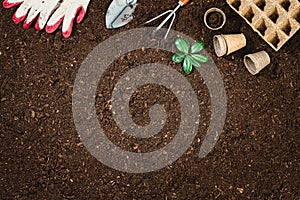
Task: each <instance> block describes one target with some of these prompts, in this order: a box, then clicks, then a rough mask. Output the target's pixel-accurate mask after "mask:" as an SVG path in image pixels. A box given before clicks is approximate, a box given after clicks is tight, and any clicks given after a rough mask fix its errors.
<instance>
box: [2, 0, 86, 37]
mask: <svg viewBox="0 0 300 200" xmlns="http://www.w3.org/2000/svg"><path fill="white" fill-rule="evenodd" d="M89 1H90V0H63V2H62V3H60V2H61V0H4V2H3V7H4V8H11V7H15V6H18V5H20V4H21V5H20V7H19V8H18V9H17V11H16V12H15V14H14V15H13V21H14V22H15V23H16V24H18V23H20V22H22V21H23V20H24V19H25V18H26V17H27V18H26V19H25V20H24V23H23V28H25V29H27V28H29V27H30V25H31V24H32V22H33V21H34V20H35V19H36V18H37V22H36V24H35V28H36V29H37V30H42V29H43V28H44V27H45V25H46V24H47V26H46V31H47V32H48V33H52V32H54V31H55V30H56V29H57V28H58V27H59V25H60V23H61V22H62V21H63V20H64V22H63V30H62V31H63V36H64V37H66V38H67V37H69V36H70V35H71V32H72V27H73V21H74V18H75V17H76V16H77V13H79V14H78V16H77V19H76V21H77V23H79V22H81V21H82V20H83V18H84V16H85V13H86V10H87V7H88V4H89ZM49 18H50V19H49ZM47 22H48V23H47Z"/></svg>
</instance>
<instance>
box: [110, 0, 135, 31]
mask: <svg viewBox="0 0 300 200" xmlns="http://www.w3.org/2000/svg"><path fill="white" fill-rule="evenodd" d="M136 6H137V0H113V1H112V2H111V4H110V6H109V8H108V10H107V12H106V28H109V29H113V28H119V27H122V26H125V25H126V24H128V23H129V22H130V21H131V20H132V19H133V15H132V13H133V12H134V10H135V8H136Z"/></svg>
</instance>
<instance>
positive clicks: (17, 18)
mask: <svg viewBox="0 0 300 200" xmlns="http://www.w3.org/2000/svg"><path fill="white" fill-rule="evenodd" d="M25 17H26V15H23V16H21V17H17V16H16V13H15V14H14V15H13V17H12V19H13V21H14V23H15V24H19V23H20V22H21V21H23V20H24V19H25Z"/></svg>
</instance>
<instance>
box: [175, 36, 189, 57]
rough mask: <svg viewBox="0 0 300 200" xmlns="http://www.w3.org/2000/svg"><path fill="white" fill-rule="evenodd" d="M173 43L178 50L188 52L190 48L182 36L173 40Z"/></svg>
mask: <svg viewBox="0 0 300 200" xmlns="http://www.w3.org/2000/svg"><path fill="white" fill-rule="evenodd" d="M175 45H176V47H177V49H178V50H179V51H181V52H182V53H185V54H188V53H189V49H190V43H189V42H188V41H186V40H184V39H182V38H177V39H176V40H175Z"/></svg>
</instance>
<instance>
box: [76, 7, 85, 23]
mask: <svg viewBox="0 0 300 200" xmlns="http://www.w3.org/2000/svg"><path fill="white" fill-rule="evenodd" d="M85 13H86V12H85V10H84V8H83V7H81V9H80V12H79V14H78V16H77V18H76V22H77V23H80V22H82V20H83V18H84V16H85Z"/></svg>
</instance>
